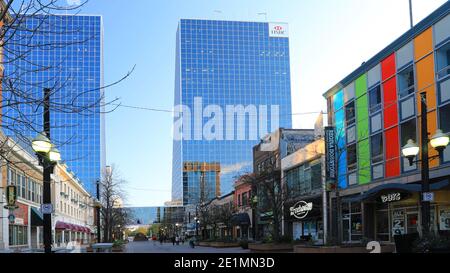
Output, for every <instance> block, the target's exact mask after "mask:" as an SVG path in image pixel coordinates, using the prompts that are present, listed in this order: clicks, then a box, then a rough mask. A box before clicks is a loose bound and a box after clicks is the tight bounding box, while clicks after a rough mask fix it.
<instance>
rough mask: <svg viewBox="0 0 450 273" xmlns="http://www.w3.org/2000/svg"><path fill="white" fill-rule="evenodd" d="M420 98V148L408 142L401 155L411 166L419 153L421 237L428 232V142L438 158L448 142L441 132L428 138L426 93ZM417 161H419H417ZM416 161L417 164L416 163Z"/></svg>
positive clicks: (411, 141)
mask: <svg viewBox="0 0 450 273" xmlns="http://www.w3.org/2000/svg"><path fill="white" fill-rule="evenodd" d="M420 98H421V108H422V109H421V124H422V127H421V134H420V135H421V147H420V148H419V146H418V145H417V144H416V143H415V142H414V141H413V140H412V139H410V140H408V143H407V144H406V145H405V146H404V147H403V148H402V154H403V156H404V157H406V158H407V159H408V160H409V164H410V165H411V166H412V165H413V163H414V158H415V157H416V156H417V155H418V154H419V151H421V159H420V161H421V163H422V164H421V165H422V168H421V173H422V192H421V193H422V196H421V199H420V200H421V212H422V230H423V235H425V234H427V233H429V231H430V201H429V200H425V198H424V194H425V193H428V192H429V191H430V167H429V162H428V161H429V159H430V157H429V155H428V142H430V144H431V146H432V147H433V148H434V149H436V150H437V151H438V152H439V155H438V157H441V156H442V152H443V151H444V149H445V148H446V147H447V146H448V143H449V141H450V139H449V136H448V135H446V134H444V133H442V131H441V130H437V131H436V133H435V134H434V135H433V136H432V137H431V139H429V138H428V124H427V112H428V110H427V103H426V100H427V97H426V93H425V92H424V93H421V94H420ZM433 158H434V157H433ZM418 161H419V160H418ZM418 161H417V162H418Z"/></svg>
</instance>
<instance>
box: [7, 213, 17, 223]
mask: <svg viewBox="0 0 450 273" xmlns="http://www.w3.org/2000/svg"><path fill="white" fill-rule="evenodd" d="M8 220H9V222H10V223H11V224H14V222H15V221H16V216H14V214H10V215H8Z"/></svg>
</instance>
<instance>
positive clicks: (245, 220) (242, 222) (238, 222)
mask: <svg viewBox="0 0 450 273" xmlns="http://www.w3.org/2000/svg"><path fill="white" fill-rule="evenodd" d="M231 223H232V224H233V226H246V225H247V226H248V225H250V216H248V213H238V214H235V215H233V216H232V217H231Z"/></svg>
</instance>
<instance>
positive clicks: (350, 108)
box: [345, 101, 355, 126]
mask: <svg viewBox="0 0 450 273" xmlns="http://www.w3.org/2000/svg"><path fill="white" fill-rule="evenodd" d="M345 121H346V123H347V126H348V125H351V124H354V123H355V102H354V101H352V102H350V103H349V104H347V105H346V106H345Z"/></svg>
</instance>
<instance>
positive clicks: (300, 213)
mask: <svg viewBox="0 0 450 273" xmlns="http://www.w3.org/2000/svg"><path fill="white" fill-rule="evenodd" d="M312 209H313V203H311V202H310V203H306V202H305V201H300V202H298V203H297V204H295V205H294V206H293V207H290V208H289V211H290V212H291V216H294V217H295V218H297V219H303V218H305V217H306V215H308V212H310V211H312Z"/></svg>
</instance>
